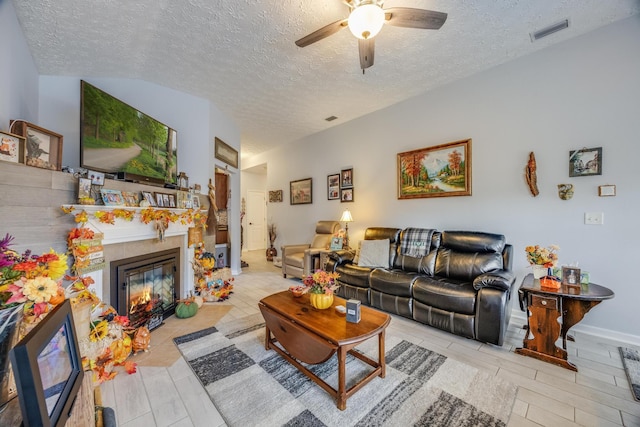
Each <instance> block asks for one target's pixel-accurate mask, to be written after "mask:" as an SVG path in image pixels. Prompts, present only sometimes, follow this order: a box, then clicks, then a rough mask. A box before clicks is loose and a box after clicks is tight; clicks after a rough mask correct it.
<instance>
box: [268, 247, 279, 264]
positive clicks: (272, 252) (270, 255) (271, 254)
mask: <svg viewBox="0 0 640 427" xmlns="http://www.w3.org/2000/svg"><path fill="white" fill-rule="evenodd" d="M266 255H267V261H273V257H275V256H277V255H278V250H277V249H276V248H274V247H273V246H271V247H270V248H268V249H267V253H266Z"/></svg>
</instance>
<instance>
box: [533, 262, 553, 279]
mask: <svg viewBox="0 0 640 427" xmlns="http://www.w3.org/2000/svg"><path fill="white" fill-rule="evenodd" d="M531 268H532V270H533V278H534V279H540V278H542V277H544V276H546V275H547V272H548V271H549V269H548V268H547V267H545V266H544V265H532V266H531Z"/></svg>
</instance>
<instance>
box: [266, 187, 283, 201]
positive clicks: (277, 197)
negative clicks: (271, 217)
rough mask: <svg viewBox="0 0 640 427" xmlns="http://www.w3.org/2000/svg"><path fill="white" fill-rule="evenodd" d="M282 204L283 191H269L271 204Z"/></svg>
mask: <svg viewBox="0 0 640 427" xmlns="http://www.w3.org/2000/svg"><path fill="white" fill-rule="evenodd" d="M280 202H282V190H273V191H269V203H280Z"/></svg>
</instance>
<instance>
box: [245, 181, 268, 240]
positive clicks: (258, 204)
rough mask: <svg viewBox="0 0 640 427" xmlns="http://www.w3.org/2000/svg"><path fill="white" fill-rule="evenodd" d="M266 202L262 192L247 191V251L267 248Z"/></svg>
mask: <svg viewBox="0 0 640 427" xmlns="http://www.w3.org/2000/svg"><path fill="white" fill-rule="evenodd" d="M266 223H267V200H266V196H265V193H264V191H258V190H248V191H247V250H249V251H255V250H258V249H266V248H267V224H266Z"/></svg>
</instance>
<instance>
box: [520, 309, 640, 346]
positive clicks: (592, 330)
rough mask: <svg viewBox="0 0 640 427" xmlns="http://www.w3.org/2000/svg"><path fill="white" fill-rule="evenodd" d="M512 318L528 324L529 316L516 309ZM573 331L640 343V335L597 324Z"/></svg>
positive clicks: (634, 343) (633, 343)
mask: <svg viewBox="0 0 640 427" xmlns="http://www.w3.org/2000/svg"><path fill="white" fill-rule="evenodd" d="M511 320H512V321H513V320H516V321H517V322H518V323H520V324H521V325H526V324H527V318H526V316H525V313H524V311H521V310H519V309H517V310H516V309H514V310H512V311H511ZM571 331H575V332H580V333H581V334H585V335H590V336H592V337H596V338H604V339H606V340H608V341H610V340H613V341H619V342H620V343H621V344H632V345H634V346H638V345H640V336H638V335H632V334H625V333H624V332H618V331H614V330H611V329H604V328H598V327H597V326H591V325H585V324H577V325H576V326H574V327H573V328H571Z"/></svg>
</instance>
